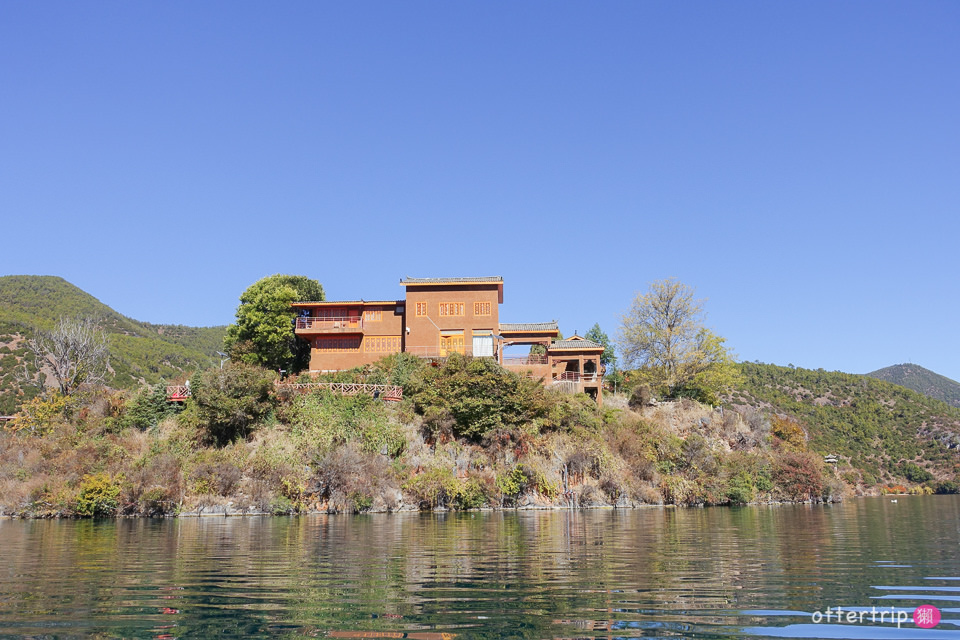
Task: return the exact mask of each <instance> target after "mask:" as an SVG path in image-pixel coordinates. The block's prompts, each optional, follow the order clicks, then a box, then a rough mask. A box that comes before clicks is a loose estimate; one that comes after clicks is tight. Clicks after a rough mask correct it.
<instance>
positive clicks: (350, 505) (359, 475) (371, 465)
mask: <svg viewBox="0 0 960 640" xmlns="http://www.w3.org/2000/svg"><path fill="white" fill-rule="evenodd" d="M395 491H396V487H395V484H394V481H393V477H392V475H391V473H390V469H389V467H388V465H387V461H386V459H385V458H384V457H383V456H381V455H378V454H370V453H364V452H362V451H360V450H359V449H358V448H357V447H356V445H354V444H348V445H346V446H343V447H339V448H337V449H334V450H333V451H330V452H329V453H327V454H326V455H325V456H324V457H323V458H322V459H321V460H320V461H319V462H318V463H317V471H316V474H315V475H314V477H313V478H312V479H310V481H309V482H308V483H307V487H306V493H308V494H310V495H312V496H314V497H315V498H319V499H325V500H327V505H328V506H327V508H328V509H329V510H331V511H358V510H363V509H360V508H365V509H369V508H371V507H372V506H373V504H374V502H375V501H376V500H377V498H378V497H381V498H383V502H384V505H385V506H386V507H387V508H392V507H393V498H392V497H391V495H390V494H391V493H393V492H395ZM367 499H370V501H371V502H370V506H366V503H367Z"/></svg>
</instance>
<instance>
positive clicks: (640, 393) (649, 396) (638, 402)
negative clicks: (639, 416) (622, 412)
mask: <svg viewBox="0 0 960 640" xmlns="http://www.w3.org/2000/svg"><path fill="white" fill-rule="evenodd" d="M652 400H653V392H652V391H651V390H650V385H648V384H638V385H637V386H636V387H635V388H634V389H633V392H631V393H630V400H629V401H628V403H627V404H628V405H629V406H630V408H631V409H634V410H637V409H642V408H643V407H646V406H648V405H649V404H650V402H651V401H652Z"/></svg>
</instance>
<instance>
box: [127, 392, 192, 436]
mask: <svg viewBox="0 0 960 640" xmlns="http://www.w3.org/2000/svg"><path fill="white" fill-rule="evenodd" d="M175 405H176V403H173V402H170V401H169V400H167V389H166V385H164V384H157V385H154V386H152V387H143V388H141V389H140V390H139V391H138V392H137V395H136V396H134V398H133V400H132V401H131V402H130V403H128V404H127V406H126V409H125V411H124V412H123V416H122V418H121V419H120V426H121V428H126V427H133V428H135V429H140V430H141V431H145V430H147V429H151V428H153V427H155V426H157V425H158V424H160V421H161V420H163V419H164V418H166V417H167V416H170V415H173V414H174V413H176V412H177V410H178V408H177V406H175Z"/></svg>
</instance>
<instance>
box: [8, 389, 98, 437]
mask: <svg viewBox="0 0 960 640" xmlns="http://www.w3.org/2000/svg"><path fill="white" fill-rule="evenodd" d="M80 402H81V400H80V399H79V398H77V397H76V396H66V395H63V394H61V393H60V392H58V391H54V392H53V393H51V394H49V395H46V396H41V397H36V398H33V399H32V400H31V401H30V402H28V403H27V404H25V405H24V406H23V407H21V409H20V413H18V414H17V415H16V416H14V418H13V420H12V421H10V423H9V424H8V425H7V426H6V427H5V428H6V429H8V430H9V431H14V432H17V433H22V434H30V435H44V434H47V433H50V431H52V430H53V429H54V428H55V427H56V426H58V425H60V424H63V423H65V422H67V421H69V420H70V419H71V418H72V417H73V414H74V412H75V411H76V410H77V408H78V407H79V405H80Z"/></svg>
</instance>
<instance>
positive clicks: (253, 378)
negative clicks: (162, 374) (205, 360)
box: [180, 364, 275, 446]
mask: <svg viewBox="0 0 960 640" xmlns="http://www.w3.org/2000/svg"><path fill="white" fill-rule="evenodd" d="M274 376H275V374H274V373H273V372H272V371H267V370H265V369H260V368H259V367H254V366H250V365H244V364H231V365H230V366H228V367H226V368H224V369H208V370H207V371H202V372H200V373H198V374H197V375H196V376H194V380H193V382H192V386H191V390H192V394H193V397H192V398H191V399H190V400H188V401H187V408H186V410H185V411H184V412H183V413H182V414H180V416H181V419H182V420H183V421H184V423H185V424H187V425H190V426H193V427H196V428H199V429H200V430H201V432H202V433H204V434H205V439H206V440H207V442H209V443H211V444H214V445H217V446H224V445H226V444H229V443H230V442H233V441H234V440H236V439H237V438H245V437H246V436H247V435H248V434H250V433H251V432H252V431H253V429H254V427H255V426H256V424H257V423H258V422H259V421H260V420H262V419H263V418H265V417H266V416H267V415H268V414H269V413H270V411H271V410H272V409H273V404H274V401H273V396H272V392H273V380H274Z"/></svg>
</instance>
